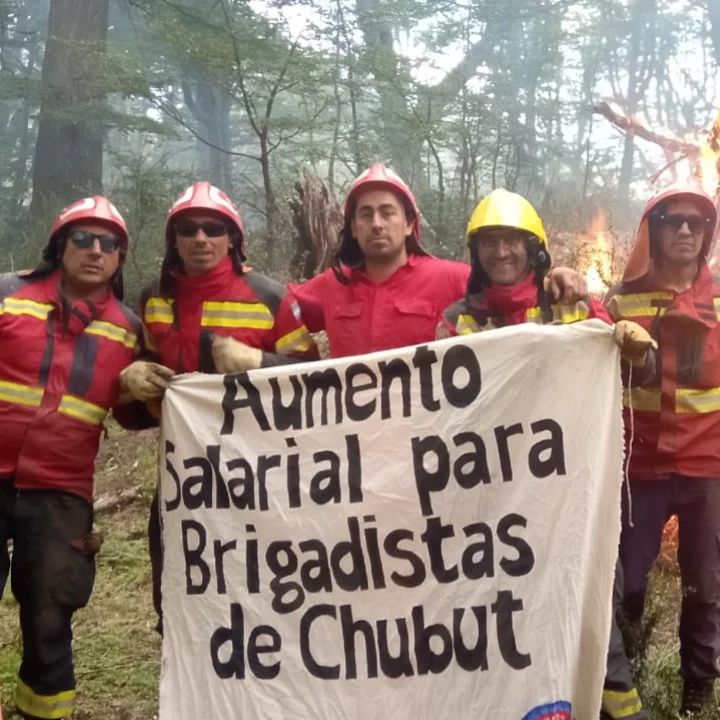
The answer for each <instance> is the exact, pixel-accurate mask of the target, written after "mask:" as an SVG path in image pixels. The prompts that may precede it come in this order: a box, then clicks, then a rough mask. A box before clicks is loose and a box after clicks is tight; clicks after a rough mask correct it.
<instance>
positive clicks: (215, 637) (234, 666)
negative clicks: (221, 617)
mask: <svg viewBox="0 0 720 720" xmlns="http://www.w3.org/2000/svg"><path fill="white" fill-rule="evenodd" d="M244 635H245V619H244V617H243V610H242V605H240V604H239V603H231V604H230V627H229V628H226V627H219V628H218V629H217V630H216V631H215V632H214V633H213V634H212V635H211V636H210V657H211V659H212V666H213V670H214V671H215V674H216V675H217V676H218V677H219V678H220V679H221V680H227V679H228V678H231V677H233V676H234V677H235V678H236V679H237V680H244V679H245V653H244V649H245V638H244ZM228 642H229V643H231V644H232V653H231V654H230V659H229V660H226V661H223V660H221V659H220V648H222V646H223V645H225V644H226V643H228Z"/></svg>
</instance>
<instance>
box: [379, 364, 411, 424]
mask: <svg viewBox="0 0 720 720" xmlns="http://www.w3.org/2000/svg"><path fill="white" fill-rule="evenodd" d="M378 370H379V371H380V377H381V380H382V382H381V384H380V417H381V418H382V419H383V420H387V419H388V418H389V417H390V416H391V415H392V411H391V403H390V387H391V385H392V382H393V380H400V398H401V399H402V414H403V417H410V368H409V367H408V366H407V364H406V363H405V361H403V360H401V359H400V358H395V359H394V360H390V362H388V361H386V360H381V361H380V362H379V363H378Z"/></svg>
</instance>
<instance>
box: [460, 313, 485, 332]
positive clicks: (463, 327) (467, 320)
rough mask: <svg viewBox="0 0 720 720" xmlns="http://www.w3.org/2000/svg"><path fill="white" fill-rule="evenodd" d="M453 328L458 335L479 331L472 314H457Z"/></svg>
mask: <svg viewBox="0 0 720 720" xmlns="http://www.w3.org/2000/svg"><path fill="white" fill-rule="evenodd" d="M455 330H456V332H457V334H458V335H471V334H472V333H475V332H480V326H479V325H478V324H477V322H476V321H475V318H474V317H473V316H472V315H463V314H461V315H458V319H457V322H456V323H455Z"/></svg>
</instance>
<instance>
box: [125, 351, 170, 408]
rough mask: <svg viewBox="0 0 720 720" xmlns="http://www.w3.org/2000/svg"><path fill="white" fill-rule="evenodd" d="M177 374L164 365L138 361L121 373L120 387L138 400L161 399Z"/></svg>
mask: <svg viewBox="0 0 720 720" xmlns="http://www.w3.org/2000/svg"><path fill="white" fill-rule="evenodd" d="M174 375H175V373H174V372H173V371H172V370H171V369H170V368H169V367H165V366H164V365H160V364H159V363H154V362H146V361H144V360H136V361H135V362H134V363H132V364H131V365H128V366H127V367H126V368H125V369H124V370H123V371H122V372H121V373H120V387H121V388H122V389H123V390H126V391H127V392H129V393H130V394H131V395H132V396H133V397H134V398H135V399H136V400H142V401H143V402H147V401H148V400H153V399H156V398H161V397H162V396H163V395H164V393H165V390H167V388H168V385H169V384H170V379H171V378H172V377H173V376H174Z"/></svg>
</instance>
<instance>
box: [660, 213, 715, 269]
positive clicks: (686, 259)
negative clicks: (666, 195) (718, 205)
mask: <svg viewBox="0 0 720 720" xmlns="http://www.w3.org/2000/svg"><path fill="white" fill-rule="evenodd" d="M663 217H664V218H665V219H664V220H663V219H661V220H660V227H659V229H658V235H659V236H658V238H657V240H658V242H657V250H658V258H659V259H660V260H661V262H663V263H667V264H668V265H692V264H695V263H696V262H697V260H698V257H699V256H700V252H701V251H702V246H703V240H704V237H705V232H706V230H707V227H708V226H707V223H706V222H704V221H705V216H704V215H703V213H702V212H701V211H700V209H699V208H698V207H697V205H696V204H695V203H694V202H692V200H674V201H672V202H670V203H668V205H667V207H666V209H665V213H664V215H663ZM683 218H686V219H687V221H686V222H682V219H683ZM693 218H697V220H693ZM679 222H682V224H681V225H679V226H678V223H679ZM690 225H692V226H693V228H692V229H691V228H690Z"/></svg>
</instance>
